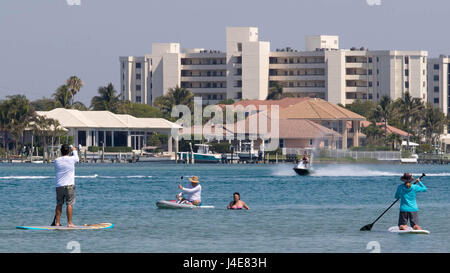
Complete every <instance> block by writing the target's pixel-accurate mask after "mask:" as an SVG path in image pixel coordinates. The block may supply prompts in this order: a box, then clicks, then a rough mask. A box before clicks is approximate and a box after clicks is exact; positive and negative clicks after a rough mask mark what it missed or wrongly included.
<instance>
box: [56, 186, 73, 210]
mask: <svg viewBox="0 0 450 273" xmlns="http://www.w3.org/2000/svg"><path fill="white" fill-rule="evenodd" d="M64 203H66V205H68V206H73V204H75V185H70V186H63V187H56V204H57V205H63V204H64Z"/></svg>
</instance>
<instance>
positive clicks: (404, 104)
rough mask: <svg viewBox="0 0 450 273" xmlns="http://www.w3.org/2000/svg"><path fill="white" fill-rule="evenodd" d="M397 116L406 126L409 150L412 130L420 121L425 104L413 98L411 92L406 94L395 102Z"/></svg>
mask: <svg viewBox="0 0 450 273" xmlns="http://www.w3.org/2000/svg"><path fill="white" fill-rule="evenodd" d="M394 107H395V108H394V109H395V110H394V111H395V114H397V115H399V116H400V117H401V119H402V120H403V123H404V124H405V127H406V131H407V132H408V137H407V145H406V146H407V147H406V148H407V149H409V142H410V136H411V130H412V126H411V125H412V124H415V121H417V120H419V119H418V117H419V116H420V111H421V110H422V109H423V102H422V100H421V99H419V98H413V97H412V96H411V95H410V94H409V92H405V95H404V97H403V98H401V99H398V100H397V101H396V102H395V106H394Z"/></svg>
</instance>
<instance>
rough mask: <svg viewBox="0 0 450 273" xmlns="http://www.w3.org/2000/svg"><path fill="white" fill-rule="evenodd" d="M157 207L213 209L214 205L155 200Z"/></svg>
mask: <svg viewBox="0 0 450 273" xmlns="http://www.w3.org/2000/svg"><path fill="white" fill-rule="evenodd" d="M156 206H157V207H158V208H159V209H213V208H214V206H194V205H188V204H178V203H177V202H175V201H165V200H160V201H158V202H156Z"/></svg>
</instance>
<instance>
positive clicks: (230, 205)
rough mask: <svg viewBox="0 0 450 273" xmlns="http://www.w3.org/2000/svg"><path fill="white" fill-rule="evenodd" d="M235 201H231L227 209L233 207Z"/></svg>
mask: <svg viewBox="0 0 450 273" xmlns="http://www.w3.org/2000/svg"><path fill="white" fill-rule="evenodd" d="M232 204H233V201H231V202H230V204H228V206H227V209H231V207H232V206H233V205H232Z"/></svg>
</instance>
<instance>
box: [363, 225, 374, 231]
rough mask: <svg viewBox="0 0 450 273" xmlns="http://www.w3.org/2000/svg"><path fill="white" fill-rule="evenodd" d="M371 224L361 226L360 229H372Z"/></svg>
mask: <svg viewBox="0 0 450 273" xmlns="http://www.w3.org/2000/svg"><path fill="white" fill-rule="evenodd" d="M372 226H373V224H368V225H365V226H363V227H362V228H361V229H360V231H370V230H371V229H372Z"/></svg>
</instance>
